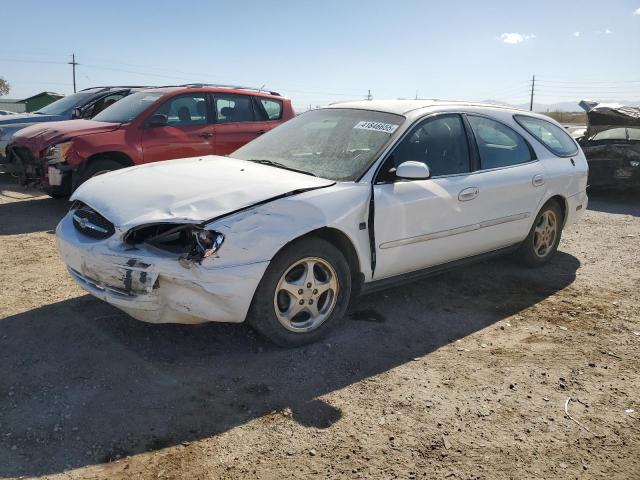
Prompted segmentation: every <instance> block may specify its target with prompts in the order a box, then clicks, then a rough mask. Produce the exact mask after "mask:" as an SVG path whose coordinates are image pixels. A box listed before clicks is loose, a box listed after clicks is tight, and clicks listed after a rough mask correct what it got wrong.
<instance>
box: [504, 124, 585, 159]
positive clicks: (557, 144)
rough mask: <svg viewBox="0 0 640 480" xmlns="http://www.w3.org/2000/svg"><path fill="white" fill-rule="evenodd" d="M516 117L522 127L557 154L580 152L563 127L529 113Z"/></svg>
mask: <svg viewBox="0 0 640 480" xmlns="http://www.w3.org/2000/svg"><path fill="white" fill-rule="evenodd" d="M514 118H515V120H516V122H518V124H520V126H521V127H522V128H524V129H525V130H526V131H527V132H529V133H530V134H531V135H533V136H534V137H536V139H537V140H538V141H540V143H542V144H543V145H544V146H545V147H547V148H548V149H549V150H550V151H551V153H553V154H555V155H556V156H558V157H569V156H571V155H575V154H576V153H577V152H578V146H577V145H576V142H574V141H573V139H572V138H571V136H570V135H569V134H568V133H567V132H566V131H565V130H564V129H563V128H561V127H558V126H557V125H554V124H553V123H551V122H547V121H546V120H542V119H540V118H535V117H529V116H527V115H515V116H514Z"/></svg>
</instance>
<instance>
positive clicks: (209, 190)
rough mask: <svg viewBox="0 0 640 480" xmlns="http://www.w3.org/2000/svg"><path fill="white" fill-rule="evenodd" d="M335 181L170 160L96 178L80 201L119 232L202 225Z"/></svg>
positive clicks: (216, 161)
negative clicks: (157, 224)
mask: <svg viewBox="0 0 640 480" xmlns="http://www.w3.org/2000/svg"><path fill="white" fill-rule="evenodd" d="M334 183H335V182H333V181H332V180H326V179H322V178H317V177H312V176H311V175H305V174H302V173H297V172H292V171H290V170H284V169H281V168H275V167H270V166H268V165H261V164H258V163H253V162H247V161H244V160H237V159H233V158H228V157H218V156H214V155H209V156H205V157H194V158H184V159H180V160H168V161H166V162H157V163H151V164H147V165H140V166H137V167H131V168H126V169H123V170H117V171H115V172H111V173H106V174H104V175H99V176H97V177H94V178H92V179H91V180H89V181H87V182H86V183H84V184H83V185H81V186H80V188H78V190H76V192H75V193H74V194H73V196H72V197H71V199H72V200H80V201H82V202H84V203H86V204H87V205H89V206H90V207H92V208H93V209H95V210H96V211H98V212H99V213H100V214H101V215H103V216H104V217H106V218H107V219H109V220H110V221H111V222H113V223H114V224H115V225H116V226H117V227H120V228H121V229H122V230H128V229H129V228H131V227H133V226H137V225H142V224H145V223H151V222H158V221H168V222H181V221H187V222H201V221H204V220H208V219H210V218H214V217H218V216H220V215H224V214H225V213H229V212H233V211H235V210H238V209H241V208H245V207H250V206H251V205H254V204H256V203H259V202H262V201H264V200H268V199H270V198H273V197H277V196H280V195H284V194H287V193H289V192H293V191H295V190H301V189H313V188H321V187H327V186H330V185H333V184H334Z"/></svg>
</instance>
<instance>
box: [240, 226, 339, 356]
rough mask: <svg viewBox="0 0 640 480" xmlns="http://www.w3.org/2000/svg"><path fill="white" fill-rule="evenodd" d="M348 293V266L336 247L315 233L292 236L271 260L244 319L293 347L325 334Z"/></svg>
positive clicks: (335, 321) (276, 340) (259, 330)
mask: <svg viewBox="0 0 640 480" xmlns="http://www.w3.org/2000/svg"><path fill="white" fill-rule="evenodd" d="M350 297H351V274H350V270H349V265H348V263H347V261H346V259H345V257H344V255H343V254H342V252H340V250H338V249H337V248H336V247H335V246H334V245H332V244H331V243H329V242H327V241H325V240H322V239H320V238H305V239H301V240H297V241H295V242H294V243H292V244H291V245H289V246H287V247H285V248H284V249H283V250H281V251H280V252H279V253H278V254H277V255H276V256H275V257H274V258H273V260H272V261H271V263H270V264H269V267H268V268H267V271H266V272H265V274H264V276H263V277H262V280H261V281H260V284H259V285H258V288H257V289H256V292H255V294H254V297H253V301H252V303H251V307H250V309H249V314H248V316H247V319H248V321H249V323H250V324H251V326H252V327H253V328H254V329H256V330H257V331H258V332H260V333H261V334H262V335H264V336H265V337H267V338H269V339H270V340H272V341H273V342H274V343H276V344H278V345H280V346H283V347H297V346H301V345H306V344H308V343H313V342H315V341H317V340H319V339H320V338H322V337H323V336H325V335H326V334H327V333H328V332H329V331H330V330H331V329H332V328H333V327H334V326H335V324H337V323H338V322H339V320H340V319H341V318H342V317H343V316H344V313H345V311H346V309H347V306H348V304H349V298H350Z"/></svg>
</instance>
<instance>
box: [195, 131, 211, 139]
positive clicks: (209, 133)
mask: <svg viewBox="0 0 640 480" xmlns="http://www.w3.org/2000/svg"><path fill="white" fill-rule="evenodd" d="M198 136H199V137H202V138H211V137H213V133H211V132H203V133H199V134H198Z"/></svg>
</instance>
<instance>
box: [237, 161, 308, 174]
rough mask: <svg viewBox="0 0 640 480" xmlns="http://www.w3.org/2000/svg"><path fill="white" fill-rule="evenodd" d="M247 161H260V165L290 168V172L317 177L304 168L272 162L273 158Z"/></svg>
mask: <svg viewBox="0 0 640 480" xmlns="http://www.w3.org/2000/svg"><path fill="white" fill-rule="evenodd" d="M249 162H253V163H260V164H262V165H269V166H271V167H276V168H282V169H284V170H291V171H292V172H298V173H303V174H305V175H311V176H312V177H317V175H316V174H315V173H311V172H308V171H306V170H300V169H298V168H293V167H289V166H287V165H284V164H282V163H279V162H274V161H273V160H263V159H254V160H249Z"/></svg>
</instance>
